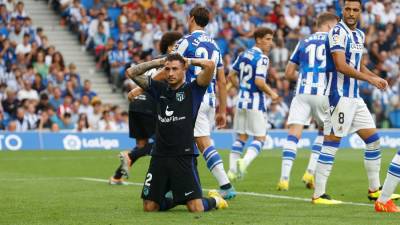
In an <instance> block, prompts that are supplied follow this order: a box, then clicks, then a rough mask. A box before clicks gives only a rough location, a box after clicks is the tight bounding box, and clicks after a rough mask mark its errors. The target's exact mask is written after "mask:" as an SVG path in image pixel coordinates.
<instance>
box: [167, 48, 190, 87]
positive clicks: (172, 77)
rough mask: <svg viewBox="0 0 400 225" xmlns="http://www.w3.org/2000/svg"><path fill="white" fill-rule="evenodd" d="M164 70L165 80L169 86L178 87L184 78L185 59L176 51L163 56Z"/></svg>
mask: <svg viewBox="0 0 400 225" xmlns="http://www.w3.org/2000/svg"><path fill="white" fill-rule="evenodd" d="M164 70H165V72H166V73H167V82H168V84H169V85H170V86H171V87H173V88H174V87H179V86H180V85H181V84H182V83H183V82H184V79H185V73H186V61H185V59H184V58H183V57H182V56H181V55H180V54H178V53H172V54H169V55H167V57H166V58H165V64H164Z"/></svg>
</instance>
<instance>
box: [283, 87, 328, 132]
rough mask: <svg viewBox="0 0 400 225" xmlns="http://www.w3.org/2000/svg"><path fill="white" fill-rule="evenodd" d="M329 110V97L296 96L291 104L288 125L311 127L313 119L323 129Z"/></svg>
mask: <svg viewBox="0 0 400 225" xmlns="http://www.w3.org/2000/svg"><path fill="white" fill-rule="evenodd" d="M328 110H329V102H328V96H321V95H307V94H300V95H296V96H295V97H294V98H293V100H292V103H291V104H290V110H289V118H288V122H287V124H288V125H290V124H300V125H310V122H311V118H313V119H314V120H315V122H316V123H317V125H318V126H319V127H323V125H324V120H325V116H326V115H327V112H328Z"/></svg>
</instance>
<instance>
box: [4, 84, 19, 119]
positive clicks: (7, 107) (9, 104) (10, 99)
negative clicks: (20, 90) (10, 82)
mask: <svg viewBox="0 0 400 225" xmlns="http://www.w3.org/2000/svg"><path fill="white" fill-rule="evenodd" d="M6 94H7V98H6V99H5V100H3V101H2V103H1V105H2V106H3V110H4V112H6V113H7V114H8V115H9V116H10V117H15V116H16V113H17V108H18V105H19V103H20V102H19V100H18V99H17V98H16V96H17V95H16V92H15V91H14V90H13V89H11V88H7V89H6Z"/></svg>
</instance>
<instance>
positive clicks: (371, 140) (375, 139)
mask: <svg viewBox="0 0 400 225" xmlns="http://www.w3.org/2000/svg"><path fill="white" fill-rule="evenodd" d="M364 142H365V144H366V147H367V150H376V149H379V148H380V145H381V142H380V140H379V135H378V133H375V134H373V135H371V136H369V137H368V138H367V139H365V140H364Z"/></svg>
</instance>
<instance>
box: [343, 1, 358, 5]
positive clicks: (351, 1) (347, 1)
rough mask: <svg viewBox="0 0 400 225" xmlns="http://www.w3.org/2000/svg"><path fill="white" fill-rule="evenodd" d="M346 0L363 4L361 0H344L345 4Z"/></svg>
mask: <svg viewBox="0 0 400 225" xmlns="http://www.w3.org/2000/svg"><path fill="white" fill-rule="evenodd" d="M346 2H359V3H360V5H361V6H362V2H361V0H344V1H343V4H344V3H346Z"/></svg>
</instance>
